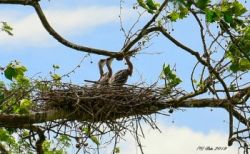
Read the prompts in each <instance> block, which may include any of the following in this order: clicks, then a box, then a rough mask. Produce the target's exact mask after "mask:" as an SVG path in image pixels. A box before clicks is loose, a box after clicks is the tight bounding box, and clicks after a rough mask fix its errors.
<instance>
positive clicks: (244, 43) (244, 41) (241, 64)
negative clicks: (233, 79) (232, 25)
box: [227, 27, 250, 72]
mask: <svg viewBox="0 0 250 154" xmlns="http://www.w3.org/2000/svg"><path fill="white" fill-rule="evenodd" d="M235 41H236V44H235V43H232V42H231V44H230V45H229V48H228V51H227V56H228V58H229V59H230V60H231V63H232V64H231V66H230V70H231V71H233V72H237V71H249V70H250V61H249V58H250V27H246V29H245V30H244V32H243V35H242V36H240V37H239V38H238V39H236V40H235ZM243 53H244V54H243ZM245 55H246V56H248V57H246V56H245Z"/></svg>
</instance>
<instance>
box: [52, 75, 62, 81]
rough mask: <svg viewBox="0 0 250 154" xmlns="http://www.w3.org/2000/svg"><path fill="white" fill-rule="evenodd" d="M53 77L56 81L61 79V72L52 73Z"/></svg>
mask: <svg viewBox="0 0 250 154" xmlns="http://www.w3.org/2000/svg"><path fill="white" fill-rule="evenodd" d="M51 77H52V79H53V80H55V81H60V80H61V76H60V75H59V74H52V75H51Z"/></svg>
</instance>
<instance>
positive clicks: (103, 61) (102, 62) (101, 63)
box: [98, 59, 106, 67]
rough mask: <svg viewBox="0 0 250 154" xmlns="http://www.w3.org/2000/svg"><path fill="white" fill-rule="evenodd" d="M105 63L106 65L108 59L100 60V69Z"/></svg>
mask: <svg viewBox="0 0 250 154" xmlns="http://www.w3.org/2000/svg"><path fill="white" fill-rule="evenodd" d="M105 63H106V59H101V60H99V63H98V64H99V66H100V67H103V66H104V64H105Z"/></svg>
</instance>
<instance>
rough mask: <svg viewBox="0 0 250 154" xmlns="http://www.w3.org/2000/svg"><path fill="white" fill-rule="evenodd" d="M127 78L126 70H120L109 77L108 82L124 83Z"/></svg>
mask: <svg viewBox="0 0 250 154" xmlns="http://www.w3.org/2000/svg"><path fill="white" fill-rule="evenodd" d="M127 80H128V70H127V69H125V70H120V71H118V72H116V73H115V74H114V75H113V76H112V78H111V79H110V84H125V83H126V82H127Z"/></svg>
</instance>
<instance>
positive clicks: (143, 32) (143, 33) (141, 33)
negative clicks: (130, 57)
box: [122, 0, 168, 54]
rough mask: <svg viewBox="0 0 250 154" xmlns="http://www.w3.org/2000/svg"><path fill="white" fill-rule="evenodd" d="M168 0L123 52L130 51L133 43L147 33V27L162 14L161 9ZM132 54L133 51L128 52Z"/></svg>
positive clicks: (165, 3) (166, 0)
mask: <svg viewBox="0 0 250 154" xmlns="http://www.w3.org/2000/svg"><path fill="white" fill-rule="evenodd" d="M167 3H168V0H165V1H164V2H163V3H162V4H161V6H160V8H159V10H157V12H156V14H155V15H154V16H153V17H152V18H151V20H150V21H149V22H148V23H147V24H146V25H145V26H144V27H143V28H142V29H141V32H140V33H139V34H138V35H137V37H136V38H135V39H134V40H132V41H131V42H129V43H128V44H127V45H126V46H125V47H124V48H123V50H122V52H124V53H126V52H128V51H129V50H130V49H131V48H132V46H133V45H135V43H137V42H138V41H139V40H140V39H141V38H142V37H143V36H145V35H147V34H148V33H147V28H148V27H149V26H150V25H151V24H152V23H153V22H154V21H155V20H156V18H157V17H158V16H159V15H160V13H161V11H162V10H163V9H164V8H165V6H166V5H167ZM128 53H130V54H131V52H128Z"/></svg>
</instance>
